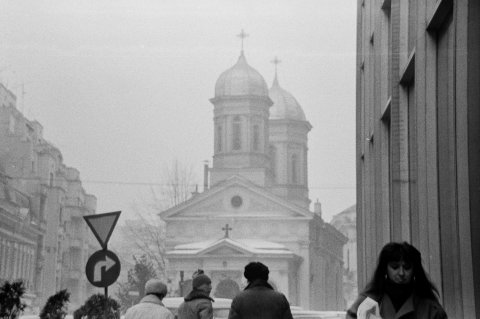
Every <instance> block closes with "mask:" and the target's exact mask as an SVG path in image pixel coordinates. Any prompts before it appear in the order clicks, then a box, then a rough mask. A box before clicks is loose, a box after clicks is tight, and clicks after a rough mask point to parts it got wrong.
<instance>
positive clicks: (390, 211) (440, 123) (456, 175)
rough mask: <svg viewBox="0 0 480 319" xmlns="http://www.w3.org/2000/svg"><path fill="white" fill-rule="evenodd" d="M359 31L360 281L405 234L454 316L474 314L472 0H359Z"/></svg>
mask: <svg viewBox="0 0 480 319" xmlns="http://www.w3.org/2000/svg"><path fill="white" fill-rule="evenodd" d="M357 30H358V38H357V182H358V187H357V191H358V193H357V199H358V204H357V230H358V277H359V287H362V286H364V285H365V283H366V281H367V280H368V277H369V275H370V274H371V273H372V271H373V269H374V267H375V264H376V258H377V255H378V252H379V250H380V249H381V247H382V246H383V245H384V244H385V243H386V242H388V241H392V240H393V241H404V240H405V241H408V242H411V243H412V244H413V245H415V246H416V247H417V248H418V249H419V250H420V251H421V253H422V256H423V262H424V266H425V268H426V269H427V270H428V272H429V273H430V275H431V278H432V280H433V281H434V282H435V283H436V285H437V286H438V288H439V290H440V294H441V301H442V303H443V305H444V306H445V309H446V311H447V313H448V315H449V317H451V318H478V317H480V249H479V247H480V233H479V231H478V230H479V229H480V215H479V214H478V212H479V211H480V185H479V184H480V165H479V163H480V140H479V136H480V40H479V39H480V6H479V4H478V1H468V0H467V1H453V0H437V1H433V0H432V1H430V0H409V1H403V0H402V1H400V0H396V1H395V0H382V1H368V0H358V27H357Z"/></svg>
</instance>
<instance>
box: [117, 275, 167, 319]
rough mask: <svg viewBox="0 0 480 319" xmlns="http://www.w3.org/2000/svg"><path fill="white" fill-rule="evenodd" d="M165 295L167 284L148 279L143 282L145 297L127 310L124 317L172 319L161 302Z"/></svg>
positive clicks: (132, 318) (128, 318)
mask: <svg viewBox="0 0 480 319" xmlns="http://www.w3.org/2000/svg"><path fill="white" fill-rule="evenodd" d="M166 295H167V285H165V284H164V283H163V282H161V281H160V280H158V279H150V280H149V281H147V283H146V284H145V297H143V298H142V300H140V302H139V303H138V304H136V305H135V306H133V307H131V308H129V309H128V310H127V313H126V314H125V319H174V316H173V314H172V313H171V312H170V310H168V309H167V308H165V306H164V305H163V303H162V300H163V298H164V297H165V296H166Z"/></svg>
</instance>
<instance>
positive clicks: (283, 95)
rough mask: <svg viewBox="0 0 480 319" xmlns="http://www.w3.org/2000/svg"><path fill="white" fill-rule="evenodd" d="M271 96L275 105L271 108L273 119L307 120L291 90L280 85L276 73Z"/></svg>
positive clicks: (271, 117)
mask: <svg viewBox="0 0 480 319" xmlns="http://www.w3.org/2000/svg"><path fill="white" fill-rule="evenodd" d="M270 98H271V99H272V101H273V106H272V107H271V108H270V119H271V120H297V121H306V118H305V113H304V112H303V110H302V107H301V106H300V104H299V103H298V102H297V100H296V99H295V97H293V95H292V94H290V92H288V91H286V90H284V89H283V88H282V87H281V86H280V84H279V83H278V78H277V75H276V74H275V79H274V80H273V84H272V87H271V88H270Z"/></svg>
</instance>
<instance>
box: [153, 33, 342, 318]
mask: <svg viewBox="0 0 480 319" xmlns="http://www.w3.org/2000/svg"><path fill="white" fill-rule="evenodd" d="M242 33H243V32H242ZM278 62H279V61H278V60H277V59H275V61H274V63H275V64H277V63H278ZM210 102H211V103H212V104H213V105H214V120H213V126H214V154H213V164H212V167H210V168H208V171H207V173H208V177H209V183H208V184H209V187H208V188H207V189H205V190H204V192H202V193H195V194H194V196H192V197H191V198H190V199H189V200H187V201H186V202H184V203H182V204H179V205H177V206H175V207H173V208H170V209H168V210H166V211H163V212H161V213H160V214H159V216H160V218H161V219H162V220H163V221H165V223H166V232H167V235H166V251H167V259H168V265H169V266H168V271H167V275H168V277H169V279H170V280H172V282H173V283H180V284H179V287H180V288H179V293H180V294H181V295H185V294H186V293H187V292H188V291H186V290H187V288H186V287H188V283H189V282H191V278H192V274H193V272H194V271H195V270H197V269H198V268H201V269H203V270H204V271H205V273H206V274H207V275H208V276H210V278H212V287H213V290H212V295H213V297H214V298H215V297H224V298H233V296H235V295H236V294H237V293H238V292H239V291H240V290H241V289H243V288H244V287H245V284H246V283H245V278H243V270H244V267H245V265H246V264H248V263H249V262H251V261H260V262H262V263H264V264H266V265H267V266H268V267H269V269H270V283H271V284H272V286H273V287H274V288H275V289H277V290H279V291H281V292H282V293H284V294H285V295H286V296H287V298H288V300H289V302H290V304H291V305H296V306H301V307H302V308H305V309H317V310H343V309H345V301H344V297H343V293H342V287H343V282H342V277H343V261H342V247H343V245H344V244H345V243H346V241H347V239H346V237H344V236H343V235H342V234H341V233H340V232H339V231H338V230H336V229H335V228H334V227H333V226H332V225H330V224H328V223H326V222H325V221H324V220H323V219H322V215H321V206H320V203H318V202H317V203H315V204H314V207H315V208H314V211H310V209H309V207H310V200H309V198H308V163H307V159H308V156H307V155H308V146H307V144H308V143H307V142H308V132H309V131H310V130H311V128H312V126H311V125H310V123H309V122H308V121H307V119H306V117H305V114H304V112H303V110H302V108H301V106H300V104H299V103H298V102H297V100H296V99H295V98H294V97H293V95H291V94H290V93H289V92H287V91H286V90H284V89H283V88H282V87H281V86H280V84H279V81H278V77H277V72H275V78H274V80H273V84H272V86H271V87H270V89H269V88H268V86H267V84H266V82H265V79H264V78H263V76H262V75H261V74H260V73H259V72H258V71H256V70H255V69H254V68H252V67H251V66H250V65H249V64H248V63H247V60H246V58H245V55H244V52H243V49H242V51H241V54H240V57H239V58H238V61H237V62H236V64H235V65H233V66H232V67H231V68H229V69H228V70H226V71H224V72H223V73H222V74H221V75H220V77H219V78H218V80H217V82H216V84H215V96H214V97H213V98H212V99H210Z"/></svg>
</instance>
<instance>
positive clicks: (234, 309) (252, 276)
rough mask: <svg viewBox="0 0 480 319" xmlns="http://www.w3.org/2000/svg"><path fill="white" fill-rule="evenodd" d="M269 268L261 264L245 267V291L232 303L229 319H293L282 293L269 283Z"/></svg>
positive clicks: (253, 263) (256, 263) (255, 263)
mask: <svg viewBox="0 0 480 319" xmlns="http://www.w3.org/2000/svg"><path fill="white" fill-rule="evenodd" d="M268 274H269V270H268V267H267V266H265V265H264V264H262V263H261V262H251V263H249V264H248V265H246V266H245V271H244V273H243V275H244V276H245V278H246V279H247V281H248V285H247V287H245V290H244V291H242V292H241V293H239V294H238V295H237V296H235V298H234V299H233V301H232V305H231V306H230V312H229V314H228V318H229V319H292V313H291V311H290V304H289V303H288V300H287V298H286V297H285V295H284V294H282V293H281V292H278V291H275V290H273V287H272V286H271V285H270V284H269V283H268Z"/></svg>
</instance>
